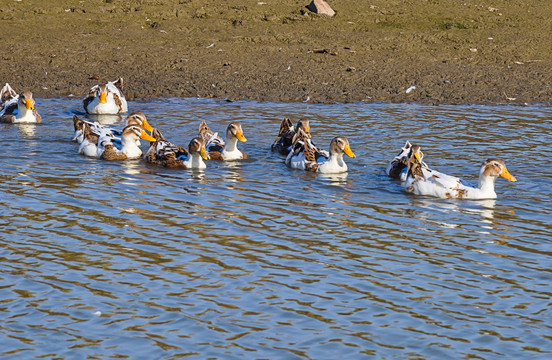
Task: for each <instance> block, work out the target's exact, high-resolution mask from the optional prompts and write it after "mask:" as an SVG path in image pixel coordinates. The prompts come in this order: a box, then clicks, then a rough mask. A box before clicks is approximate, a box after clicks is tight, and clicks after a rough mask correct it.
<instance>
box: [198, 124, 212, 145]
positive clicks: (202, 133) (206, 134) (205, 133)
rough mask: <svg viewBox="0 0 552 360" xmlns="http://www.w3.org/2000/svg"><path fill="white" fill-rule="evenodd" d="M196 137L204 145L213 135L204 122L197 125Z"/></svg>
mask: <svg viewBox="0 0 552 360" xmlns="http://www.w3.org/2000/svg"><path fill="white" fill-rule="evenodd" d="M197 135H198V136H199V137H200V138H201V139H202V140H203V143H204V144H206V143H207V141H209V139H210V138H211V136H213V135H214V133H213V132H212V131H211V129H209V125H207V123H206V122H205V121H202V122H201V124H200V125H199V130H198V132H197Z"/></svg>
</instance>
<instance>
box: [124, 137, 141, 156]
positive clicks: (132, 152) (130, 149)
mask: <svg viewBox="0 0 552 360" xmlns="http://www.w3.org/2000/svg"><path fill="white" fill-rule="evenodd" d="M121 152H123V153H124V154H126V155H127V156H141V155H142V151H141V150H140V148H139V147H138V144H137V141H136V139H133V138H126V137H123V138H121Z"/></svg>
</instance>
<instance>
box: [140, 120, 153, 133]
mask: <svg viewBox="0 0 552 360" xmlns="http://www.w3.org/2000/svg"><path fill="white" fill-rule="evenodd" d="M142 128H143V129H145V130H147V131H149V132H150V133H151V132H152V131H153V127H151V125H150V124H149V123H148V121H147V120H146V119H144V121H142Z"/></svg>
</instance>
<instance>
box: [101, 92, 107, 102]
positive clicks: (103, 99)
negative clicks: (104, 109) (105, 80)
mask: <svg viewBox="0 0 552 360" xmlns="http://www.w3.org/2000/svg"><path fill="white" fill-rule="evenodd" d="M106 102H107V93H105V92H101V93H100V103H101V104H105V103H106Z"/></svg>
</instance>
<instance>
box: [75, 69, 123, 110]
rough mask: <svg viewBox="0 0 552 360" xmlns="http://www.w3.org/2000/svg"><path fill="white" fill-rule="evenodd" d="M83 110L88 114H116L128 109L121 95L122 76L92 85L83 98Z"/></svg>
mask: <svg viewBox="0 0 552 360" xmlns="http://www.w3.org/2000/svg"><path fill="white" fill-rule="evenodd" d="M82 103H83V106H84V110H85V111H86V112H87V113H88V114H98V115H116V114H121V113H126V112H127V111H128V105H127V101H126V99H125V96H124V95H123V78H122V77H121V78H119V79H118V80H116V81H108V82H107V84H105V85H103V84H102V85H94V86H92V87H91V88H90V91H89V92H88V96H87V97H86V98H84V100H83V102H82Z"/></svg>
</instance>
